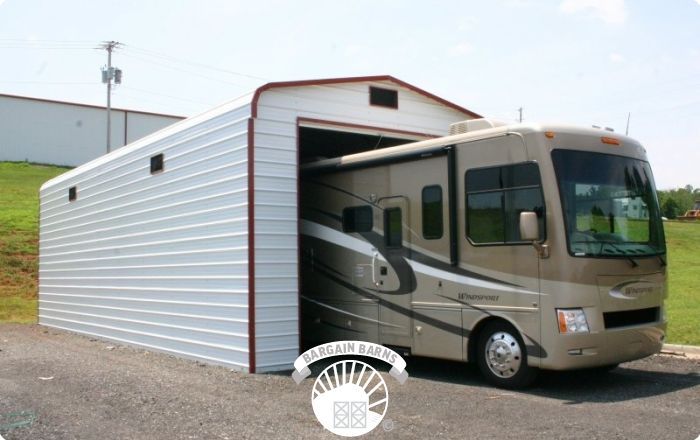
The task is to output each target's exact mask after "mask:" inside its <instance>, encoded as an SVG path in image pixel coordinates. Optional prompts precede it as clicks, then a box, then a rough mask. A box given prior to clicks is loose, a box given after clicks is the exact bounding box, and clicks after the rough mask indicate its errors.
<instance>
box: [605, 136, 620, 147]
mask: <svg viewBox="0 0 700 440" xmlns="http://www.w3.org/2000/svg"><path fill="white" fill-rule="evenodd" d="M600 140H601V141H602V142H603V143H604V144H608V145H620V140H619V139H615V138H611V137H605V136H603V137H602V138H600Z"/></svg>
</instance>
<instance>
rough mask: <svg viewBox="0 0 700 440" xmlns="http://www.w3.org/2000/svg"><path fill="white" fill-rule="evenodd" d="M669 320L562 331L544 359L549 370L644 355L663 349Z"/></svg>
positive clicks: (594, 365)
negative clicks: (597, 328)
mask: <svg viewBox="0 0 700 440" xmlns="http://www.w3.org/2000/svg"><path fill="white" fill-rule="evenodd" d="M665 335H666V322H658V323H655V324H651V325H649V324H647V325H644V326H635V327H623V328H615V329H609V330H604V331H600V332H595V333H586V334H568V335H567V334H558V335H556V336H555V343H554V344H551V345H550V347H551V350H550V349H549V347H548V350H547V353H546V355H545V356H544V357H543V358H542V359H541V360H540V367H541V368H543V369H548V370H573V369H578V368H591V367H600V366H605V365H613V364H619V363H621V362H628V361H633V360H635V359H641V358H644V357H647V356H651V355H652V354H656V353H658V352H660V351H661V347H662V346H663V341H664V337H665Z"/></svg>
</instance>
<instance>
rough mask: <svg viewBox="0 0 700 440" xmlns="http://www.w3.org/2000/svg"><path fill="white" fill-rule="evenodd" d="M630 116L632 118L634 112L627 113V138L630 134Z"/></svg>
mask: <svg viewBox="0 0 700 440" xmlns="http://www.w3.org/2000/svg"><path fill="white" fill-rule="evenodd" d="M630 116H632V112H627V128H625V136H628V135H629V134H630Z"/></svg>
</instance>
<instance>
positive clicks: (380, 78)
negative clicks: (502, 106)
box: [251, 75, 482, 118]
mask: <svg viewBox="0 0 700 440" xmlns="http://www.w3.org/2000/svg"><path fill="white" fill-rule="evenodd" d="M368 81H391V82H393V83H395V84H397V85H399V86H401V87H405V88H407V89H409V90H411V91H413V92H416V93H418V94H421V95H423V96H425V97H427V98H430V99H432V100H434V101H437V102H439V103H441V104H443V105H445V106H447V107H450V108H452V109H455V110H457V111H459V112H462V113H464V114H466V115H469V116H471V117H473V118H481V117H482V116H481V115H479V114H478V113H474V112H473V111H471V110H469V109H466V108H464V107H462V106H459V105H457V104H455V103H453V102H450V101H448V100H446V99H443V98H440V97H439V96H437V95H433V94H432V93H430V92H426V91H425V90H423V89H420V88H418V87H416V86H413V85H411V84H409V83H407V82H404V81H401V80H400V79H397V78H394V77H393V76H391V75H376V76H355V77H346V78H326V79H309V80H302V81H282V82H271V83H267V84H265V85H263V86H260V87H258V88H257V89H256V90H255V93H254V94H253V99H252V101H251V116H252V117H253V118H257V117H258V100H259V99H260V95H262V93H263V92H265V91H267V90H270V89H277V88H283V87H302V86H320V85H325V84H341V83H355V82H368Z"/></svg>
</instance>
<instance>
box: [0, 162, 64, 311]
mask: <svg viewBox="0 0 700 440" xmlns="http://www.w3.org/2000/svg"><path fill="white" fill-rule="evenodd" d="M67 170H68V169H67V168H60V167H54V166H43V165H30V164H27V163H8V162H0V322H2V321H9V322H33V321H35V320H36V279H37V241H38V232H37V229H38V218H39V214H38V212H39V199H38V192H39V187H40V186H41V184H42V183H44V182H46V181H47V180H49V179H51V178H52V177H55V176H58V175H59V174H61V173H64V172H66V171H67Z"/></svg>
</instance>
